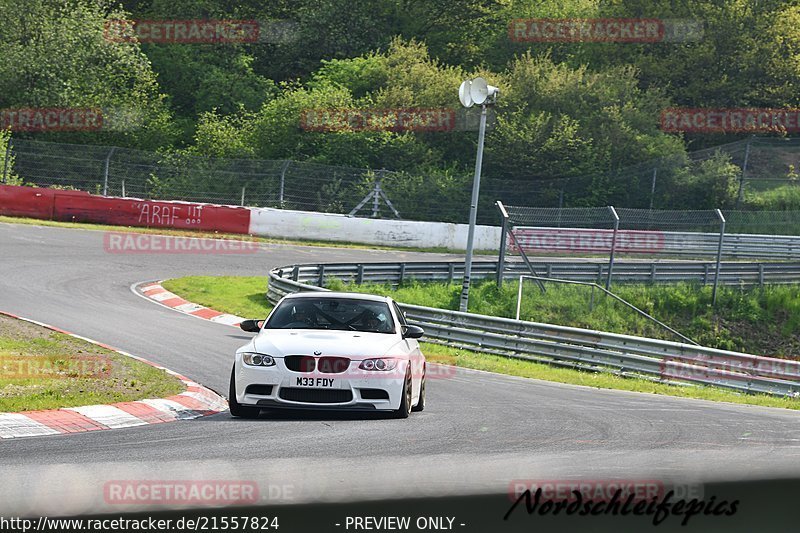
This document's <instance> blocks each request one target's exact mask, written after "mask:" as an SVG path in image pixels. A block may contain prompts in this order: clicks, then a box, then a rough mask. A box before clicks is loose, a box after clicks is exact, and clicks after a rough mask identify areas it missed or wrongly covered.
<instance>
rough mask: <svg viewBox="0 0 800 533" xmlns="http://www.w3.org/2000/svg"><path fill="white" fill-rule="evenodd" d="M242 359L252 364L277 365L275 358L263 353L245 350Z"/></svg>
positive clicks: (245, 362) (247, 363)
mask: <svg viewBox="0 0 800 533" xmlns="http://www.w3.org/2000/svg"><path fill="white" fill-rule="evenodd" d="M242 361H244V364H246V365H250V366H275V359H274V358H273V357H272V356H271V355H266V354H263V353H253V352H245V353H243V354H242Z"/></svg>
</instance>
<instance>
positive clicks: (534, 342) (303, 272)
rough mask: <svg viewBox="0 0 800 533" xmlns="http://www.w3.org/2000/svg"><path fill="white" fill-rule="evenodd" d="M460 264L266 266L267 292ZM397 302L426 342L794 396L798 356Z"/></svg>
mask: <svg viewBox="0 0 800 533" xmlns="http://www.w3.org/2000/svg"><path fill="white" fill-rule="evenodd" d="M496 265H497V264H496V263H494V262H484V263H476V264H475V265H474V266H473V275H474V277H476V278H477V277H484V278H485V277H490V276H494V275H495V270H494V269H493V268H492V266H494V268H496ZM567 266H569V265H567ZM571 266H575V265H571ZM645 266H647V265H645ZM558 267H560V265H556V264H553V268H554V269H555V268H558ZM590 268H591V267H590ZM795 268H796V269H797V271H800V266H798V265H795ZM621 270H622V269H621ZM459 272H463V263H461V264H459V263H364V264H358V265H356V264H328V265H318V264H304V265H293V266H288V267H282V268H275V269H273V270H272V271H270V273H269V285H268V289H267V298H268V299H269V301H270V302H272V303H273V304H274V303H277V302H278V301H279V300H280V299H281V298H283V296H285V295H286V294H290V293H293V292H300V291H326V290H327V289H325V288H322V287H320V286H319V285H322V284H324V281H325V279H327V278H338V279H341V280H343V281H355V282H357V283H361V282H377V283H398V282H399V281H400V280H402V279H406V278H411V277H413V278H416V279H418V280H420V281H423V280H430V281H444V280H447V279H453V276H456V275H458V273H459ZM400 306H401V308H402V309H403V310H404V311H405V312H406V314H407V316H408V319H409V320H410V321H412V322H413V323H415V324H419V325H420V326H422V327H423V328H424V329H425V335H426V339H428V340H429V341H431V342H439V343H443V344H448V345H452V346H459V347H465V348H469V349H471V350H475V351H478V352H483V353H490V354H496V355H503V356H507V357H514V358H519V359H527V360H531V361H537V362H543V363H548V364H554V365H558V366H564V367H570V368H577V369H583V370H592V371H602V372H613V373H616V374H619V375H624V376H638V377H646V378H648V379H653V380H658V381H662V382H668V383H684V384H685V383H697V384H704V385H714V386H717V387H722V388H726V389H732V390H736V391H740V392H744V393H751V394H752V393H763V394H771V395H778V396H791V397H797V396H800V362H798V361H792V360H786V359H777V358H771V357H760V356H756V355H750V354H745V353H739V352H730V351H725V350H716V349H713V348H705V347H702V346H693V345H689V344H682V343H677V342H670V341H663V340H657V339H648V338H644V337H634V336H630V335H621V334H616V333H607V332H602V331H593V330H588V329H580V328H572V327H566V326H557V325H552V324H542V323H537V322H528V321H524V320H514V319H509V318H499V317H492V316H486V315H478V314H473V313H461V312H458V311H449V310H445V309H436V308H431V307H422V306H418V305H409V304H402V303H401V304H400Z"/></svg>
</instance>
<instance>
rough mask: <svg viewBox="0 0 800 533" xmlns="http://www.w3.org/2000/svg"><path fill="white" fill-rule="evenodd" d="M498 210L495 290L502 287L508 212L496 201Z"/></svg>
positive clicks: (501, 203)
mask: <svg viewBox="0 0 800 533" xmlns="http://www.w3.org/2000/svg"><path fill="white" fill-rule="evenodd" d="M495 205H497V209H499V210H500V252H499V254H498V259H497V288H498V289H499V288H500V287H502V286H503V271H504V270H505V267H506V233H507V232H508V211H506V208H505V206H504V205H503V202H501V201H500V200H497V202H496V203H495Z"/></svg>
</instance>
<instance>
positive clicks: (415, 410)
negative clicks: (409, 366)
mask: <svg viewBox="0 0 800 533" xmlns="http://www.w3.org/2000/svg"><path fill="white" fill-rule="evenodd" d="M422 369H423V370H422V382H421V383H420V384H419V400H417V405H415V406H414V407H412V408H411V412H413V413H419V412H420V411H424V410H425V374H426V373H427V372H426V368H425V366H423V367H422Z"/></svg>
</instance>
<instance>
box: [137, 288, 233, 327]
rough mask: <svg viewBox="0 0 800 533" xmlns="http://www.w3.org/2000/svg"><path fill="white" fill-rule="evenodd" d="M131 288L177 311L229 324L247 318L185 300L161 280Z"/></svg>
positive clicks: (231, 324)
mask: <svg viewBox="0 0 800 533" xmlns="http://www.w3.org/2000/svg"><path fill="white" fill-rule="evenodd" d="M131 290H133V292H134V294H138V295H141V296H144V297H145V298H147V299H149V300H152V301H154V302H156V303H159V304H161V305H163V306H164V307H169V308H170V309H174V310H176V311H180V312H181V313H184V314H187V315H192V316H194V317H197V318H202V319H204V320H210V321H212V322H218V323H220V324H226V325H228V326H238V325H239V324H241V323H242V321H244V320H245V319H244V318H242V317H240V316H236V315H231V314H228V313H220V312H219V311H215V310H214V309H210V308H208V307H203V306H202V305H198V304H196V303H193V302H190V301H188V300H184V299H183V298H181V297H180V296H178V295H177V294H174V293H172V292H169V291H168V290H167V289H165V288H164V287H162V286H161V282H160V281H159V282H156V283H145V284H135V285H134V286H133V287H131Z"/></svg>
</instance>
